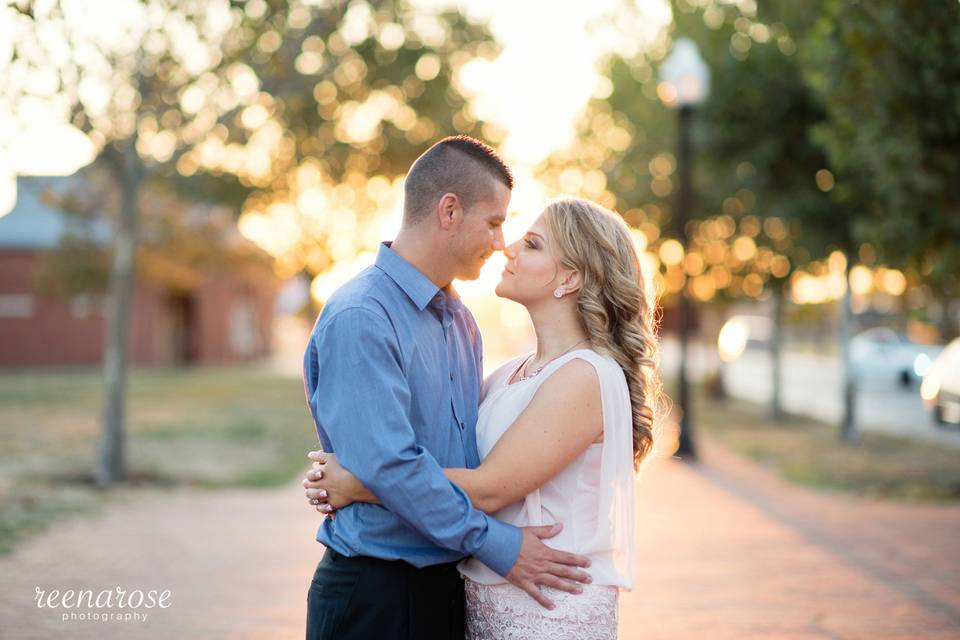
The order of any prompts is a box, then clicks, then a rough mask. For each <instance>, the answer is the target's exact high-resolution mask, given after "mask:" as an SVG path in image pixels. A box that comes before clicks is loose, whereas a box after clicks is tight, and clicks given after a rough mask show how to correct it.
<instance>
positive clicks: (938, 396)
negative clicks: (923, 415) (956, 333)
mask: <svg viewBox="0 0 960 640" xmlns="http://www.w3.org/2000/svg"><path fill="white" fill-rule="evenodd" d="M920 397H921V398H923V404H924V405H925V406H926V407H927V408H928V409H931V410H932V411H933V420H934V422H936V423H937V424H955V425H960V338H957V339H956V340H954V341H952V342H951V343H950V344H948V345H947V347H946V349H944V350H943V351H942V352H940V355H939V356H937V358H936V359H935V360H934V361H933V363H932V364H931V365H930V369H929V371H927V375H925V376H924V377H923V383H922V384H921V385H920Z"/></svg>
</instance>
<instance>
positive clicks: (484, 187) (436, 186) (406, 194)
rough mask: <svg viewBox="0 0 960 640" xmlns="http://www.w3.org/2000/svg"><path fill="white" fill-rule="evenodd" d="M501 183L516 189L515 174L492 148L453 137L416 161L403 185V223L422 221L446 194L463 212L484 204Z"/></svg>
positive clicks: (438, 143) (466, 137) (467, 137)
mask: <svg viewBox="0 0 960 640" xmlns="http://www.w3.org/2000/svg"><path fill="white" fill-rule="evenodd" d="M497 182H500V183H501V184H503V185H506V187H507V188H508V189H511V190H512V189H513V174H512V173H511V172H510V168H509V167H507V165H506V164H505V163H504V162H503V160H502V159H501V158H500V156H499V155H498V154H497V152H496V151H494V150H493V149H492V148H490V146H489V145H487V144H484V143H483V142H481V141H479V140H477V139H475V138H471V137H470V136H451V137H449V138H444V139H443V140H441V141H440V142H437V143H436V144H434V145H433V146H432V147H430V148H429V149H427V150H426V151H425V152H424V153H423V155H421V156H420V157H419V158H417V159H416V161H415V162H414V163H413V166H412V167H410V171H409V172H408V173H407V178H406V180H404V183H403V223H404V224H405V225H415V224H417V223H419V222H420V221H421V220H423V219H424V218H425V217H426V216H427V213H428V212H429V211H430V210H431V209H432V208H434V207H436V205H437V202H438V201H439V200H440V198H441V197H442V196H443V194H445V193H454V194H456V195H457V197H458V198H460V202H461V203H462V204H463V207H464V208H467V207H471V206H473V205H474V204H476V203H477V202H483V201H484V200H485V199H486V198H489V197H490V196H491V195H492V189H493V185H494V184H496V183H497Z"/></svg>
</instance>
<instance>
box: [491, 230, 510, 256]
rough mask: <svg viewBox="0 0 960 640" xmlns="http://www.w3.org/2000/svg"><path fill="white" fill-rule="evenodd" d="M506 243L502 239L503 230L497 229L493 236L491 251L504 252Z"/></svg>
mask: <svg viewBox="0 0 960 640" xmlns="http://www.w3.org/2000/svg"><path fill="white" fill-rule="evenodd" d="M506 244H507V243H506V241H505V240H504V239H503V229H499V228H498V229H497V232H496V233H495V234H494V235H493V250H494V251H506Z"/></svg>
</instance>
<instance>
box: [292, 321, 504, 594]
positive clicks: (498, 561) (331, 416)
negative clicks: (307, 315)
mask: <svg viewBox="0 0 960 640" xmlns="http://www.w3.org/2000/svg"><path fill="white" fill-rule="evenodd" d="M321 323H322V324H321V326H319V327H318V330H317V331H315V332H314V337H313V338H312V343H311V345H310V346H309V348H308V350H307V361H306V362H305V372H306V391H307V396H308V402H309V404H310V410H311V411H312V412H313V416H314V419H315V421H316V423H317V427H318V432H319V434H320V438H321V442H322V444H323V446H324V448H325V449H328V450H330V451H331V452H333V453H336V455H337V460H338V461H339V462H340V463H341V464H342V465H343V467H344V468H346V469H347V470H349V471H350V472H351V473H353V474H354V475H355V476H356V477H357V478H358V479H359V480H360V481H361V482H363V484H364V485H365V486H366V487H367V488H368V489H369V490H370V491H372V492H373V493H374V494H375V495H376V496H377V497H378V498H379V499H380V500H381V502H383V504H384V506H385V507H386V508H387V509H389V510H390V511H391V512H392V513H393V514H394V515H395V516H396V517H398V518H400V519H401V520H402V521H403V522H404V523H406V524H407V525H408V526H410V527H412V528H414V529H416V530H417V531H419V532H420V533H422V534H423V535H424V536H426V537H427V538H428V539H430V540H431V541H432V542H433V543H434V544H436V545H438V546H440V547H444V548H446V549H451V550H456V551H459V552H461V553H463V554H464V555H473V556H475V557H476V558H478V559H479V560H481V561H482V562H483V563H484V564H486V565H487V566H489V567H490V568H491V569H493V570H494V571H496V572H497V573H499V574H500V575H502V576H505V575H506V574H507V573H509V571H510V569H511V568H512V566H513V564H514V562H515V561H516V558H517V555H518V553H519V550H520V539H521V532H520V530H519V529H518V528H516V527H514V526H512V525H507V524H505V523H502V522H500V521H498V520H496V519H494V518H491V517H489V516H487V515H486V514H485V513H483V512H481V511H479V510H477V509H475V508H473V506H472V504H471V503H470V498H469V496H467V494H466V493H465V492H464V491H463V490H462V489H461V488H460V487H458V486H457V485H455V484H454V483H452V482H450V481H449V480H448V479H447V477H446V476H445V475H444V473H443V469H442V468H441V466H440V464H439V463H438V462H437V461H436V459H435V458H434V457H433V456H432V455H431V454H430V453H429V452H427V451H426V450H425V449H424V448H423V447H422V446H420V445H419V444H418V443H417V441H416V436H415V433H414V429H413V427H412V425H411V423H410V419H409V415H410V385H409V384H408V383H407V380H406V377H405V374H404V371H403V366H402V362H403V356H402V351H401V349H400V345H399V343H398V340H397V337H396V334H395V332H394V330H393V327H392V326H391V324H390V321H389V320H388V319H387V318H386V317H384V316H382V315H381V314H379V313H377V312H376V311H374V310H372V309H369V308H365V307H359V306H356V307H348V308H345V309H341V310H339V311H338V312H337V313H335V314H334V315H333V316H332V317H330V318H323V319H321Z"/></svg>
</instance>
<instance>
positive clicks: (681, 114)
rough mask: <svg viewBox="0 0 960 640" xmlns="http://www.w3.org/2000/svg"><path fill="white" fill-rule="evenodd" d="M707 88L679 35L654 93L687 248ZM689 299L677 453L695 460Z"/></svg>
mask: <svg viewBox="0 0 960 640" xmlns="http://www.w3.org/2000/svg"><path fill="white" fill-rule="evenodd" d="M709 90H710V70H709V69H708V68H707V64H706V63H705V62H704V61H703V58H701V57H700V52H699V50H698V49H697V45H696V44H694V42H693V41H692V40H689V39H688V38H679V39H678V40H677V41H676V42H674V44H673V50H672V51H671V52H670V55H669V56H667V59H666V60H664V61H663V64H662V65H660V84H659V85H657V95H658V96H659V97H660V100H661V101H662V102H663V104H665V105H666V106H667V107H669V108H671V109H673V110H675V111H676V112H677V175H678V178H679V187H678V189H677V205H676V206H677V208H676V212H675V215H674V224H675V230H676V233H677V236H678V237H679V239H680V242H681V244H682V245H683V248H684V250H686V249H687V247H688V246H689V243H690V239H689V237H688V234H687V221H688V219H689V218H690V207H691V203H692V201H693V184H692V180H691V173H692V171H691V168H692V158H691V154H690V123H691V121H692V119H693V110H694V108H695V107H697V106H699V105H700V104H702V103H703V101H704V100H705V99H706V97H707V94H708V92H709ZM690 314H691V304H690V298H689V296H687V295H686V293H685V292H684V290H683V289H681V290H680V318H679V328H680V367H679V378H678V381H677V382H678V385H677V386H678V389H677V399H678V404H679V406H680V443H679V448H678V449H677V453H678V454H680V455H682V456H686V457H688V458H693V459H695V458H696V457H697V455H696V449H695V448H694V440H693V434H692V432H691V429H692V420H691V418H690V409H691V403H690V397H689V396H690V394H689V376H688V373H687V360H688V356H689V350H688V341H689V334H690Z"/></svg>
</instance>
